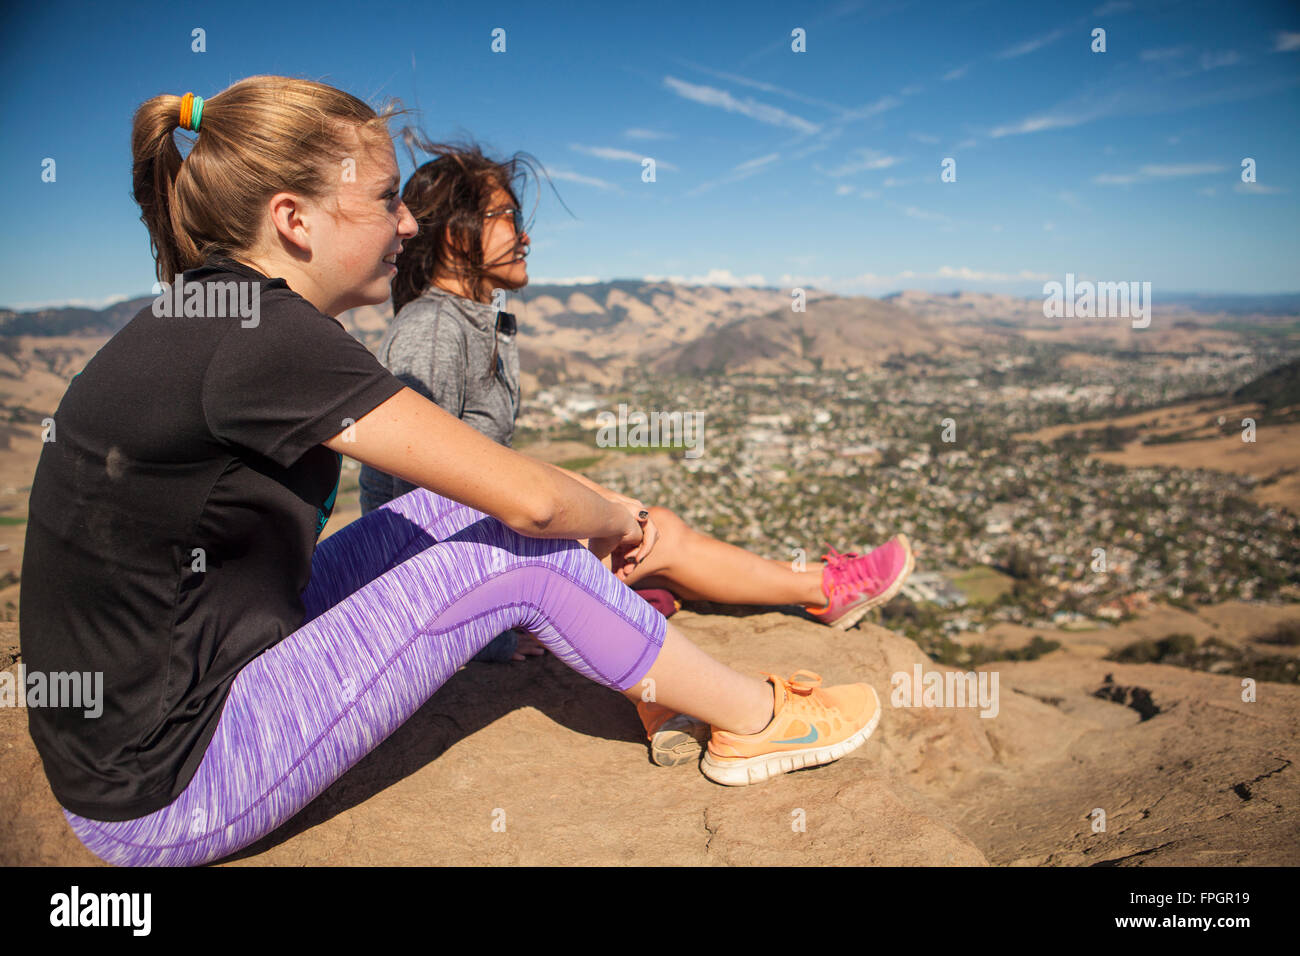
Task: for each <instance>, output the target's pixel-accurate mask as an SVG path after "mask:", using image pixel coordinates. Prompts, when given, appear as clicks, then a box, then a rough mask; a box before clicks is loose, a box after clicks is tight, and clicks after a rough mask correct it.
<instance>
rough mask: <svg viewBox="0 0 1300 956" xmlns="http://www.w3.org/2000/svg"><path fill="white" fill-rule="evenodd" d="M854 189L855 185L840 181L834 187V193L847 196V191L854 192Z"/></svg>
mask: <svg viewBox="0 0 1300 956" xmlns="http://www.w3.org/2000/svg"><path fill="white" fill-rule="evenodd" d="M854 190H855V187H853V186H850V185H848V184H847V183H840V185H838V186H836V187H835V195H837V196H847V195H848V194H849V193H851V192H854Z"/></svg>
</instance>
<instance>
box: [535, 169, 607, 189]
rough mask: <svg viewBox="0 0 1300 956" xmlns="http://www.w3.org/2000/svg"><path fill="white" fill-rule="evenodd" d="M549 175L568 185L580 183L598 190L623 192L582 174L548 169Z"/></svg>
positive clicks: (600, 180)
mask: <svg viewBox="0 0 1300 956" xmlns="http://www.w3.org/2000/svg"><path fill="white" fill-rule="evenodd" d="M547 173H548V174H549V175H550V177H551V178H552V179H559V180H561V181H563V182H566V183H579V184H581V185H583V186H595V187H596V188H597V189H610V190H613V191H614V192H621V190H620V189H619V188H618V187H617V186H615V185H614V184H613V183H610V182H606V181H605V180H603V179H597V178H596V177H595V176H584V175H582V174H581V173H574V172H569V171H568V170H564V169H548V170H547Z"/></svg>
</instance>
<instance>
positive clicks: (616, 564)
mask: <svg viewBox="0 0 1300 956" xmlns="http://www.w3.org/2000/svg"><path fill="white" fill-rule="evenodd" d="M643 513H645V512H644V511H643ZM637 520H638V521H640V522H641V535H642V537H641V544H640V545H638V546H637V548H636V549H635V550H634V551H633V550H632V549H620V548H615V549H614V551H613V552H612V553H611V554H610V558H609V566H610V570H611V571H613V572H614V577H616V578H618V579H619V580H620V581H626V580H627V579H628V578H630V577H631V576H632V574H633V572H635V571H636V569H637V568H639V567H641V564H642V562H644V561H645V559H646V556H647V555H649V554H650V552H651V551H652V550H654V546H655V542H657V541H658V540H659V529H658V528H656V527H655V523H654V522H653V521H651V520H650V517H649V514H648V513H646V517H645V518H644V519H641V518H638V519H637Z"/></svg>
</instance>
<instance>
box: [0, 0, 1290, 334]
mask: <svg viewBox="0 0 1300 956" xmlns="http://www.w3.org/2000/svg"><path fill="white" fill-rule="evenodd" d="M124 10H125V11H129V12H122V11H124ZM2 17H3V20H2V22H0V52H2V53H3V56H2V57H0V71H2V72H3V83H2V84H0V97H2V99H0V130H2V135H0V142H2V143H3V151H2V153H0V164H3V165H2V167H0V173H2V180H3V183H4V188H3V190H0V203H2V204H3V207H2V208H3V215H4V222H5V230H4V235H3V244H2V245H0V305H4V306H9V307H16V308H34V307H37V306H41V305H48V304H63V303H74V302H75V303H80V304H90V305H95V306H100V305H104V304H107V303H108V302H111V301H113V300H116V299H121V298H127V297H131V296H136V295H145V294H148V293H149V290H150V287H151V285H152V283H153V281H154V273H153V262H152V259H151V258H150V255H149V241H148V235H147V233H146V231H145V229H144V226H143V225H142V224H141V223H140V221H139V210H138V208H137V207H136V206H135V204H134V202H133V201H132V199H131V197H130V184H131V183H130V151H129V139H130V123H131V115H132V113H133V111H134V109H135V108H136V107H137V106H138V105H139V104H140V103H141V102H143V101H144V100H146V99H147V98H149V97H151V96H154V95H157V94H159V93H164V92H168V93H176V94H180V93H184V92H186V91H187V90H189V91H193V92H195V93H197V94H199V95H202V96H209V97H210V96H212V95H214V94H216V93H218V92H220V90H221V89H223V88H224V87H226V86H228V85H229V84H230V83H232V82H234V81H235V80H237V79H240V78H242V77H244V76H248V75H251V74H256V73H280V74H286V75H292V76H303V77H307V78H311V79H316V80H321V81H323V82H328V83H331V84H333V85H335V86H338V87H341V88H343V89H346V90H348V91H349V92H352V93H354V94H356V95H358V96H360V97H362V98H363V99H367V100H369V101H370V102H372V103H376V102H378V100H379V99H380V98H382V97H387V96H394V97H397V98H399V99H401V100H402V102H403V104H404V105H406V106H409V107H417V106H418V107H419V108H420V109H421V110H422V114H421V116H420V120H421V122H422V125H423V127H424V129H425V130H426V132H428V133H429V134H430V135H431V136H432V137H434V138H435V139H436V138H448V137H455V136H464V135H472V136H473V137H475V138H476V139H477V140H478V141H480V142H481V143H483V144H484V145H485V146H486V147H488V148H489V149H490V150H491V151H494V152H495V153H497V154H508V153H511V152H513V151H515V150H519V149H522V150H527V151H528V152H530V153H532V154H533V155H534V156H536V157H537V158H538V159H540V160H541V162H542V163H543V164H544V166H545V167H546V168H547V170H548V171H549V172H550V173H551V175H552V177H553V178H554V181H555V185H556V186H557V188H558V189H559V191H560V194H561V195H562V197H563V198H564V201H565V203H567V205H568V206H569V209H570V210H571V211H572V214H570V212H568V211H566V210H565V209H564V208H563V207H561V205H560V204H559V203H558V202H556V200H555V197H554V196H553V195H552V194H551V193H550V192H549V190H548V191H544V192H543V194H542V196H541V203H540V206H539V207H538V209H537V211H536V223H535V225H534V227H533V229H532V236H533V240H534V244H533V253H532V256H531V258H530V260H529V267H530V272H531V274H532V276H533V280H534V282H538V281H548V280H549V281H556V280H560V281H562V280H566V279H573V278H579V277H582V278H600V279H610V278H621V277H644V276H655V277H658V276H670V277H677V278H680V279H683V280H699V281H710V282H714V283H717V284H733V283H746V284H763V285H770V286H778V287H789V286H793V285H815V286H819V287H822V288H828V289H832V290H835V291H839V292H843V293H850V294H868V295H882V294H885V293H888V292H891V291H895V290H898V289H903V288H922V289H933V290H938V291H950V290H953V289H958V288H962V289H970V290H975V291H990V292H1009V293H1013V294H1018V295H1041V291H1042V284H1043V282H1045V281H1047V280H1049V279H1057V280H1062V279H1063V278H1064V276H1065V274H1066V273H1067V272H1073V273H1074V274H1075V275H1076V276H1077V277H1080V278H1093V279H1098V280H1110V281H1119V280H1136V281H1150V282H1151V283H1152V288H1153V298H1154V299H1155V301H1156V302H1157V303H1158V302H1159V297H1160V295H1161V293H1162V292H1168V293H1173V292H1187V291H1221V292H1245V293H1250V292H1280V291H1296V290H1300V231H1298V230H1297V228H1296V225H1295V224H1296V223H1297V222H1298V221H1300V208H1298V205H1300V171H1298V169H1300V167H1298V165H1297V156H1298V155H1300V6H1297V5H1296V4H1294V3H1291V2H1276V3H1265V2H1257V3H1252V2H1248V0H1247V2H1237V3H1228V2H1159V0H1134V2H1113V0H1100V2H1092V3H1086V4H1066V3H1041V2H1034V0H1030V2H995V0H970V2H954V3H948V4H935V3H921V2H907V0H895V2H889V0H886V2H875V3H865V2H863V3H856V2H843V3H827V4H822V5H818V4H805V3H763V2H755V0H746V2H744V3H738V4H734V5H733V4H728V3H720V4H716V5H715V4H705V3H698V2H694V3H672V2H658V3H649V4H637V5H631V4H628V5H620V6H619V8H618V9H614V10H611V9H610V8H609V5H608V4H605V3H591V4H587V5H583V4H579V3H562V4H527V5H525V4H518V5H512V4H509V3H492V4H484V5H477V4H475V5H471V4H468V3H460V4H442V3H427V2H426V3H378V4H358V3H331V2H325V0H321V2H313V3H310V4H306V3H301V4H295V3H284V4H280V3H275V4H260V3H259V4H254V3H241V2H230V3H222V4H219V5H216V4H201V5H200V4H189V3H178V2H167V3H154V2H143V3H138V4H134V5H117V4H67V3H59V2H46V3H40V4H24V5H22V6H21V7H20V8H14V7H10V8H9V9H6V11H5V12H4V13H3V15H2ZM195 27H201V28H203V29H204V30H205V31H206V45H207V50H206V52H202V53H195V52H192V51H191V32H190V31H191V30H192V29H193V28H195ZM498 27H499V28H502V29H504V30H505V31H506V33H505V38H506V51H505V52H504V53H493V52H492V50H491V43H492V30H493V29H494V28H498ZM1097 27H1100V28H1103V29H1104V30H1105V31H1106V35H1105V41H1106V51H1105V52H1104V53H1101V52H1097V53H1094V52H1092V50H1091V49H1090V46H1091V44H1092V42H1093V40H1092V31H1093V30H1094V28H1097ZM795 28H801V29H803V30H804V31H805V33H806V52H794V51H793V50H792V48H791V46H792V39H791V31H792V30H794V29H795ZM46 157H52V158H54V159H55V160H56V162H57V181H56V182H54V183H45V182H42V181H41V164H42V160H43V159H44V158H46ZM398 157H399V162H400V164H401V167H402V172H403V176H404V177H405V176H406V175H408V174H409V173H410V171H411V167H410V163H409V161H408V160H407V159H406V157H405V155H404V152H403V150H401V149H399V150H398ZM646 157H651V158H653V159H655V162H656V181H655V182H653V183H646V182H643V181H642V178H641V172H642V162H641V160H642V159H643V158H646ZM1247 157H1249V158H1252V159H1254V160H1255V169H1256V182H1255V183H1253V184H1252V183H1245V182H1242V179H1241V174H1242V169H1241V163H1242V160H1243V159H1245V158H1247ZM945 158H952V159H953V160H955V163H956V167H955V171H956V181H955V182H941V179H940V172H941V164H942V162H943V160H944V159H945ZM530 205H531V203H530Z"/></svg>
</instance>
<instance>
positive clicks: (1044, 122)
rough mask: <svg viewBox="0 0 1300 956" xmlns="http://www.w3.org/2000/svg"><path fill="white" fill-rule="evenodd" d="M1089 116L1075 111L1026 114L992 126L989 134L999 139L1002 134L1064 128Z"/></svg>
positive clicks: (1083, 120) (1013, 134) (1085, 119)
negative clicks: (1043, 114)
mask: <svg viewBox="0 0 1300 956" xmlns="http://www.w3.org/2000/svg"><path fill="white" fill-rule="evenodd" d="M1089 119H1090V117H1087V116H1084V115H1082V114H1079V113H1076V114H1074V115H1072V116H1071V115H1063V114H1057V115H1055V116H1051V115H1047V116H1027V117H1025V118H1024V119H1022V120H1020V121H1019V122H1017V123H1007V124H1005V125H1003V126H997V127H994V128H993V129H992V130H990V131H989V136H991V137H992V138H993V139H1000V138H1002V137H1003V136H1021V135H1023V134H1025V133H1041V132H1042V131H1043V130H1047V129H1065V128H1067V127H1070V126H1078V125H1079V124H1080V123H1086V122H1088V120H1089Z"/></svg>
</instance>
